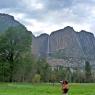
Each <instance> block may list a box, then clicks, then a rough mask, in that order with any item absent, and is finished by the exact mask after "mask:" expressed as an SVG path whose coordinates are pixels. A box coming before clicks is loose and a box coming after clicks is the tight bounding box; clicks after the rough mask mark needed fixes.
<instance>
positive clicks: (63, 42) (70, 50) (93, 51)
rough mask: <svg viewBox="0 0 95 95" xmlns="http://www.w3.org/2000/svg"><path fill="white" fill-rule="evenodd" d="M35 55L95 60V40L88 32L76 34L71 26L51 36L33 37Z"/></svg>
mask: <svg viewBox="0 0 95 95" xmlns="http://www.w3.org/2000/svg"><path fill="white" fill-rule="evenodd" d="M32 46H33V53H34V54H36V55H38V56H39V55H40V56H47V54H48V55H49V57H54V58H55V57H57V58H64V57H74V58H75V57H76V58H95V38H94V35H93V34H92V33H89V32H86V31H83V30H82V31H80V32H76V31H74V29H73V28H72V27H70V26H67V27H65V28H64V29H61V30H58V31H54V32H52V33H51V34H50V36H49V35H47V34H42V35H40V36H39V37H33V44H32Z"/></svg>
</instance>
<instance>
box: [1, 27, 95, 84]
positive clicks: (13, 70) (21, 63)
mask: <svg viewBox="0 0 95 95" xmlns="http://www.w3.org/2000/svg"><path fill="white" fill-rule="evenodd" d="M31 48H32V33H31V32H29V31H27V30H26V29H25V28H22V27H19V26H18V27H10V28H8V29H7V30H6V31H4V32H0V82H33V83H37V82H53V83H54V82H59V81H60V80H63V79H66V80H68V81H69V82H92V81H93V82H94V79H95V78H94V76H92V70H91V66H90V63H89V61H86V62H85V69H84V70H80V69H79V68H76V70H71V68H69V67H68V68H64V67H61V66H60V67H58V68H57V67H56V68H55V69H52V67H50V66H49V64H48V63H47V62H46V59H45V58H35V57H34V56H33V55H32V51H31V50H32V49H31Z"/></svg>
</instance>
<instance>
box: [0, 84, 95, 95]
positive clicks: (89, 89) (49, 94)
mask: <svg viewBox="0 0 95 95" xmlns="http://www.w3.org/2000/svg"><path fill="white" fill-rule="evenodd" d="M69 86H70V90H69V95H95V84H91V83H90V84H75V83H73V84H70V85H69ZM0 95H62V93H61V86H60V84H55V85H54V86H53V85H52V84H31V83H30V84H29V83H0Z"/></svg>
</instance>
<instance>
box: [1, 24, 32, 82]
mask: <svg viewBox="0 0 95 95" xmlns="http://www.w3.org/2000/svg"><path fill="white" fill-rule="evenodd" d="M31 38H32V36H31V35H30V32H28V31H27V30H26V29H25V28H24V27H19V26H18V27H10V28H8V30H7V31H5V32H2V33H1V34H0V59H1V60H2V61H3V62H7V63H9V70H10V71H9V74H10V75H9V81H10V82H12V81H13V74H14V69H15V65H16V64H17V63H18V61H19V60H20V59H21V57H23V56H24V54H25V53H26V52H29V51H30V50H31Z"/></svg>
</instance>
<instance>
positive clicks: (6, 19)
mask: <svg viewBox="0 0 95 95" xmlns="http://www.w3.org/2000/svg"><path fill="white" fill-rule="evenodd" d="M17 26H21V27H23V28H25V26H23V25H22V24H20V23H19V22H18V21H16V20H15V19H14V17H13V16H10V15H8V14H1V13H0V32H4V31H6V30H7V29H8V28H9V27H17Z"/></svg>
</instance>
